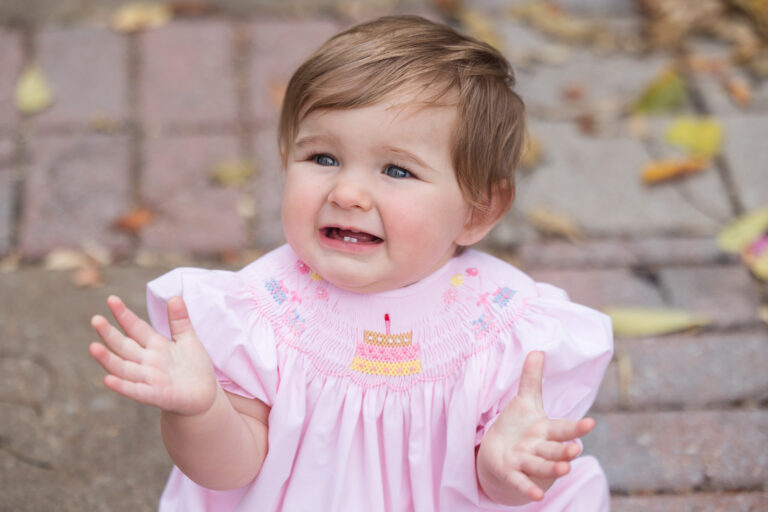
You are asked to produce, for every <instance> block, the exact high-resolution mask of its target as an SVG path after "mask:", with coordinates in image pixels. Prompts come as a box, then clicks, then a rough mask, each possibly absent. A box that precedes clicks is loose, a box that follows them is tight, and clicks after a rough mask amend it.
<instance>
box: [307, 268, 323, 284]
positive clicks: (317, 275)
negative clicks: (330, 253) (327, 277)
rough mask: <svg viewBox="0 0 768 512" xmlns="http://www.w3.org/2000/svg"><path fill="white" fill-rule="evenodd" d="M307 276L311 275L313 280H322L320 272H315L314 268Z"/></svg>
mask: <svg viewBox="0 0 768 512" xmlns="http://www.w3.org/2000/svg"><path fill="white" fill-rule="evenodd" d="M309 277H311V278H312V280H313V281H322V280H323V276H321V275H320V274H318V273H317V272H315V271H314V270H313V271H312V273H311V274H310V275H309Z"/></svg>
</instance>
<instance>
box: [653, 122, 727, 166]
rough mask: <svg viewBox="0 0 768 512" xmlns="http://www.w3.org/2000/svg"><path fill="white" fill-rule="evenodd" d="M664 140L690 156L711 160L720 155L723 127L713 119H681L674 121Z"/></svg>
mask: <svg viewBox="0 0 768 512" xmlns="http://www.w3.org/2000/svg"><path fill="white" fill-rule="evenodd" d="M664 138H665V140H666V141H667V142H668V143H670V144H672V145H675V146H678V147H681V148H683V149H685V150H686V151H687V152H688V154H690V155H691V156H695V157H699V158H712V157H713V156H715V155H717V154H719V153H720V150H721V148H722V143H723V127H722V125H721V124H720V122H719V121H718V120H717V119H715V118H713V117H689V116H686V117H681V118H678V119H675V120H674V121H673V122H672V124H671V125H670V126H669V128H668V129H667V131H666V133H665V134H664Z"/></svg>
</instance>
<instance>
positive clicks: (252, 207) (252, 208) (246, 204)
mask: <svg viewBox="0 0 768 512" xmlns="http://www.w3.org/2000/svg"><path fill="white" fill-rule="evenodd" d="M235 209H236V210H237V213H238V214H239V215H240V216H241V217H242V218H244V219H253V218H254V217H256V213H257V209H258V208H257V205H256V199H255V198H254V197H253V194H246V195H242V196H241V197H239V198H237V204H236V206H235Z"/></svg>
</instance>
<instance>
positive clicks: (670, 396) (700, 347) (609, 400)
mask: <svg viewBox="0 0 768 512" xmlns="http://www.w3.org/2000/svg"><path fill="white" fill-rule="evenodd" d="M615 350H616V357H617V358H618V359H621V360H622V362H621V366H622V370H621V371H622V372H623V374H622V375H621V376H620V375H619V371H620V370H619V366H620V365H619V364H618V363H617V362H616V361H614V362H612V363H611V365H610V366H609V368H608V371H607V372H606V376H605V380H604V381H603V385H602V387H601V388H600V394H599V395H598V398H597V401H596V402H595V407H594V409H595V410H600V411H609V410H617V409H618V408H619V407H625V408H629V409H642V410H649V409H653V408H659V409H668V408H672V407H688V408H705V407H713V406H718V404H719V405H721V406H722V405H724V404H730V403H739V402H744V401H755V400H760V399H762V398H764V397H765V396H766V390H768V373H766V372H765V368H768V333H766V332H765V330H764V329H757V330H750V331H740V332H731V333H715V334H701V335H691V334H682V335H677V336H662V337H658V338H648V339H637V340H617V341H616V347H615ZM737 376H738V377H737ZM622 382H623V383H622Z"/></svg>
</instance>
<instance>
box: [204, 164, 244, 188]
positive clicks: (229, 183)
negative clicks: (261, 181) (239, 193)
mask: <svg viewBox="0 0 768 512" xmlns="http://www.w3.org/2000/svg"><path fill="white" fill-rule="evenodd" d="M253 174H254V169H253V164H252V163H251V162H246V161H243V160H230V161H226V162H221V163H219V164H218V165H217V166H216V167H215V168H214V169H213V171H211V178H212V179H213V180H214V181H215V182H216V183H218V184H219V185H221V186H224V187H237V186H239V185H244V184H246V183H248V180H250V178H251V176H253Z"/></svg>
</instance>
